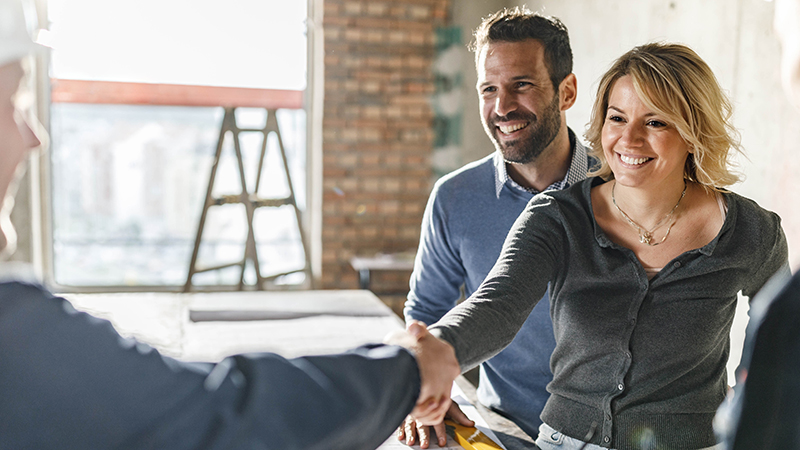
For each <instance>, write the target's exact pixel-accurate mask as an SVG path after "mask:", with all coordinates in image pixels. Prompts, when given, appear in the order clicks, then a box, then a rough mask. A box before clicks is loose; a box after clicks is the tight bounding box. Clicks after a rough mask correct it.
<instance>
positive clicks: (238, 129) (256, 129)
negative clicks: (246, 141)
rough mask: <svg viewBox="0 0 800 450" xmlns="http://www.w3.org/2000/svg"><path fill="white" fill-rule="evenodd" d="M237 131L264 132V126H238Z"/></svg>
mask: <svg viewBox="0 0 800 450" xmlns="http://www.w3.org/2000/svg"><path fill="white" fill-rule="evenodd" d="M236 131H245V132H255V133H263V132H264V129H263V128H237V129H236Z"/></svg>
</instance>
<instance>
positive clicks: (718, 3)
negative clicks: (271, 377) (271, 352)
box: [14, 0, 800, 311]
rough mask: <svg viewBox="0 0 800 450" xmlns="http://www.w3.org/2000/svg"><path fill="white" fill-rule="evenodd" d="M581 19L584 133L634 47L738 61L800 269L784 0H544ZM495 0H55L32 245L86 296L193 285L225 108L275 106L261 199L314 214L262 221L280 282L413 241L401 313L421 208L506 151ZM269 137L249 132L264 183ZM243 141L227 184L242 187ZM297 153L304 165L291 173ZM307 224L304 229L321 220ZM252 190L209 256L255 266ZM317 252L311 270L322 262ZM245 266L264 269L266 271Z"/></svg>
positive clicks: (752, 187) (206, 260)
mask: <svg viewBox="0 0 800 450" xmlns="http://www.w3.org/2000/svg"><path fill="white" fill-rule="evenodd" d="M524 4H526V5H527V6H528V7H529V8H530V9H533V10H539V11H543V12H544V13H545V14H547V15H554V16H557V17H559V18H560V19H561V20H562V21H563V22H564V23H565V24H566V25H567V27H568V28H569V31H570V36H571V42H572V49H573V53H574V60H575V68H574V71H575V73H576V75H577V78H578V87H579V94H578V101H577V103H576V105H575V106H573V107H572V109H571V110H570V111H569V112H568V114H567V116H568V123H569V124H570V127H571V128H572V129H573V130H575V132H576V133H577V134H578V135H582V134H583V132H584V129H585V124H586V122H587V121H588V118H589V109H590V105H591V103H592V101H593V98H594V90H595V89H596V83H597V80H598V78H599V76H600V75H601V74H602V73H603V72H604V71H605V70H606V69H607V68H608V67H609V65H610V63H611V61H612V60H613V59H614V58H616V57H618V56H619V55H621V54H622V53H624V52H625V51H627V50H629V49H630V48H631V47H633V46H635V45H638V44H642V43H645V42H649V41H655V40H659V41H677V42H682V43H685V44H687V45H689V46H691V47H692V48H694V49H695V50H696V51H697V52H698V54H700V56H701V57H703V58H704V59H705V60H706V61H707V62H708V63H709V64H710V66H711V67H712V69H713V70H714V71H715V73H716V74H717V76H718V78H719V80H720V82H721V84H722V86H723V87H724V88H725V89H726V90H727V92H728V94H729V95H730V97H731V99H732V100H733V103H734V107H735V116H734V123H735V125H736V126H737V127H738V129H739V130H740V132H741V137H742V144H743V147H744V149H745V151H746V157H742V158H739V163H740V168H741V171H742V172H744V174H745V175H746V177H747V179H746V181H745V182H743V183H741V184H738V185H736V186H734V188H733V190H734V191H736V192H739V193H741V194H743V195H745V196H748V197H751V198H753V199H755V200H756V201H757V202H759V203H760V204H761V205H762V206H763V207H765V208H767V209H771V210H773V211H776V212H777V213H778V214H780V215H781V217H782V218H783V226H784V229H785V230H786V233H787V235H788V239H789V246H790V260H791V261H792V262H793V268H794V269H797V267H798V264H800V202H798V201H797V200H795V195H796V193H798V192H800V177H798V173H800V161H799V160H798V158H797V157H796V156H795V155H794V149H795V147H796V145H797V142H798V141H800V135H799V134H800V128H799V127H797V126H796V125H795V124H796V123H797V122H798V119H800V113H798V111H797V110H796V109H794V108H793V107H792V106H791V105H790V104H789V103H788V102H787V100H786V99H785V98H784V95H783V93H782V92H781V89H780V77H779V71H778V66H779V44H778V42H777V40H776V39H775V37H774V35H773V31H772V17H773V4H772V3H771V2H769V1H764V0H706V1H703V2H697V1H692V0H647V1H642V0H604V1H598V0H569V1H564V0H560V1H529V2H527V3H524ZM517 5H521V3H517V2H508V1H495V0H392V1H388V0H387V1H381V0H308V1H306V0H292V1H276V0H259V1H255V0H234V1H229V2H224V3H220V2H212V1H191V2H190V1H188V0H159V1H155V0H142V1H138V2H118V1H100V0H69V1H67V0H38V2H37V7H38V13H39V14H38V15H39V22H40V26H41V27H42V28H44V29H45V30H44V31H43V32H42V33H41V34H40V41H42V42H44V43H46V44H48V45H49V46H51V47H52V48H53V51H52V53H51V54H50V57H47V58H44V57H43V58H40V59H39V60H37V61H36V63H35V66H34V71H35V73H36V74H37V75H39V77H38V82H37V83H36V84H34V85H32V86H31V91H32V92H34V93H35V94H36V95H35V97H36V98H35V100H36V105H37V109H38V114H39V116H40V117H41V118H42V121H43V123H44V124H45V125H46V126H47V127H48V128H49V131H50V134H51V145H50V148H49V149H48V150H47V151H45V152H41V153H40V154H39V155H38V156H37V157H35V158H34V160H33V161H32V164H31V166H32V170H30V171H29V174H28V180H29V181H28V183H27V184H26V186H25V187H24V189H23V191H22V192H21V193H20V196H19V197H18V202H17V203H18V205H17V209H16V210H15V215H14V220H15V221H16V222H17V224H18V226H17V228H18V230H19V233H20V249H19V251H18V253H17V255H16V257H17V258H18V259H22V260H27V261H31V262H34V263H35V265H36V267H37V268H38V270H39V271H40V272H41V274H42V275H43V276H44V278H45V279H46V280H47V281H48V282H49V283H50V284H51V285H53V286H54V287H56V288H57V289H61V290H65V291H77V292H89V291H98V290H99V291H112V292H113V291H120V290H148V291H152V290H168V291H169V290H180V289H182V288H183V287H184V285H185V283H186V281H187V274H188V272H189V266H190V260H191V257H192V252H193V246H194V244H195V241H196V234H197V230H198V226H199V219H200V216H201V212H202V210H203V204H204V201H205V195H206V189H207V186H208V183H209V179H210V171H211V167H212V164H213V162H214V154H215V148H216V146H217V144H218V140H219V138H220V127H221V122H222V117H223V113H224V108H223V107H226V106H227V107H236V110H235V116H236V121H237V123H238V126H239V127H242V128H246V127H255V128H258V127H263V125H264V122H265V121H266V115H267V110H273V111H276V116H277V121H278V124H279V128H280V134H281V136H282V144H283V147H284V149H285V153H286V160H287V166H286V168H285V167H284V166H283V162H282V159H281V156H280V148H279V147H280V145H279V142H278V141H277V138H276V136H275V134H274V133H272V134H270V135H269V138H268V142H267V145H266V153H265V155H266V156H265V162H264V170H263V171H262V173H261V176H260V181H259V186H260V188H259V193H258V194H259V196H263V197H276V198H282V197H285V196H287V195H289V193H290V191H289V188H288V186H289V185H288V179H287V173H288V174H289V175H290V178H291V182H292V186H293V188H294V189H293V194H294V199H295V201H296V202H295V203H296V205H297V209H298V210H299V212H300V220H299V223H298V220H297V217H298V216H297V215H295V213H294V208H293V207H292V206H291V205H289V206H283V207H276V208H259V209H257V210H256V212H255V215H254V218H253V222H252V223H253V227H254V233H255V242H256V249H257V251H258V252H257V255H258V256H257V258H258V262H259V264H260V273H261V274H262V275H263V276H265V277H266V276H271V275H273V274H283V275H279V276H277V277H276V278H275V279H274V280H273V282H272V283H271V284H270V286H269V288H271V289H296V288H310V287H313V288H316V289H353V288H357V287H359V286H360V284H359V273H358V271H357V270H356V269H354V266H353V262H352V261H353V258H354V257H363V258H373V259H374V258H376V257H377V258H378V259H380V258H382V257H384V256H385V255H392V254H395V255H400V257H398V258H397V261H400V263H399V264H396V265H392V266H390V267H389V270H373V271H372V272H371V274H370V275H371V276H370V280H369V285H368V287H369V288H370V289H371V290H373V291H374V292H375V293H376V294H378V295H379V296H380V297H381V298H382V299H383V300H384V301H385V302H386V303H387V304H389V305H390V306H392V307H393V308H394V309H395V310H396V311H398V310H399V308H400V305H401V304H402V302H403V300H404V299H405V293H406V291H407V288H408V276H409V274H410V263H409V262H410V260H411V258H413V253H414V251H415V249H416V246H417V242H418V238H419V226H420V221H421V218H422V212H423V210H424V207H425V203H426V201H427V197H428V194H429V192H430V188H431V186H432V184H433V182H434V181H435V180H436V179H437V178H438V177H439V176H441V175H443V174H445V173H447V172H449V171H451V170H453V169H456V168H458V167H460V166H461V165H463V164H465V163H467V162H470V161H473V160H475V159H478V158H480V157H482V156H484V155H486V154H488V153H490V152H492V151H493V147H492V146H491V144H490V142H489V140H488V138H486V136H485V134H484V131H483V129H482V127H481V125H480V116H479V114H478V106H477V104H478V103H477V95H476V92H475V68H474V60H473V55H472V54H471V53H470V52H469V51H468V50H467V49H466V46H467V44H468V43H469V41H470V39H471V32H472V30H473V29H474V28H475V27H476V26H477V25H478V24H479V22H480V20H481V18H482V17H484V16H486V15H488V14H490V13H492V12H494V11H496V10H498V9H501V8H503V7H514V6H517ZM261 140H262V136H261V135H259V134H257V133H254V134H245V133H243V134H242V137H241V139H240V141H241V148H242V159H243V162H244V166H245V172H246V176H245V178H246V179H247V183H248V189H249V190H250V191H252V190H253V188H254V186H255V183H256V176H257V166H258V160H259V153H260V146H261ZM234 150H235V149H234V145H233V143H232V139H231V136H230V135H227V136H226V138H225V139H223V146H222V151H221V157H220V162H219V167H218V170H217V175H216V179H215V184H214V194H215V195H226V194H227V195H237V194H239V193H241V183H240V178H239V173H238V169H237V159H236V158H235V152H234ZM287 168H288V170H287ZM301 230H302V233H301V232H300V231H301ZM247 231H248V218H247V214H246V210H245V208H244V206H243V205H242V204H225V205H223V206H219V207H216V208H212V209H210V210H209V212H208V217H207V219H206V222H205V226H204V231H203V239H202V242H201V245H199V251H198V256H197V259H198V264H201V263H202V264H205V265H214V264H223V263H226V262H229V261H236V260H241V259H242V258H243V255H245V247H246V241H247ZM306 266H308V267H306ZM254 270H255V268H254V267H253V266H252V261H250V264H247V265H245V269H244V271H245V275H244V277H243V282H244V283H245V285H246V286H253V285H254V283H257V281H258V277H257V276H256V275H255V272H254ZM241 272H242V269H241V267H239V266H233V267H227V268H224V269H221V270H217V271H211V272H204V273H200V274H197V275H196V276H195V277H194V278H193V280H192V282H193V284H194V285H196V288H198V289H201V288H203V287H209V288H210V287H214V286H231V285H236V283H237V282H238V280H239V279H240V277H241Z"/></svg>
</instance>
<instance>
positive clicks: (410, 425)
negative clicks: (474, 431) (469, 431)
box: [397, 403, 475, 448]
mask: <svg viewBox="0 0 800 450" xmlns="http://www.w3.org/2000/svg"><path fill="white" fill-rule="evenodd" d="M445 417H446V418H448V419H450V420H453V421H455V422H458V423H459V424H461V425H464V426H466V427H474V426H475V422H473V421H472V420H469V417H467V415H466V414H464V413H463V412H462V411H461V408H459V407H458V404H456V403H450V408H449V409H448V410H447V414H445ZM433 431H434V433H436V438H437V441H438V443H439V447H444V446H445V445H447V434H446V433H445V426H444V421H442V422H439V423H438V424H436V425H434V426H433ZM417 437H419V446H420V448H428V446H429V445H430V441H431V427H430V426H427V425H420V424H418V423H417V421H416V420H414V418H413V417H411V416H408V417H406V420H405V421H404V422H403V423H402V424H401V425H400V427H399V428H397V440H398V441H400V442H403V441H405V443H406V445H414V443H415V442H416V439H417Z"/></svg>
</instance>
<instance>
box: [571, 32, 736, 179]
mask: <svg viewBox="0 0 800 450" xmlns="http://www.w3.org/2000/svg"><path fill="white" fill-rule="evenodd" d="M625 75H630V77H631V79H632V81H633V86H634V88H635V89H636V93H637V94H638V95H639V98H640V99H641V100H642V102H644V104H645V105H647V107H648V108H650V109H652V110H653V112H655V113H656V114H659V115H661V116H663V117H664V118H666V120H667V121H669V122H670V124H671V125H672V126H674V127H675V128H676V129H677V130H678V132H679V133H680V135H681V137H682V138H683V139H684V141H686V143H687V144H688V145H689V152H690V154H689V157H688V158H687V159H686V166H685V167H684V170H683V174H684V175H683V176H684V178H686V179H687V180H690V181H694V182H697V183H699V184H700V185H702V186H703V187H704V188H705V189H706V190H709V191H721V190H723V188H725V187H727V186H730V185H732V184H734V183H736V182H738V181H740V180H741V179H742V176H741V175H740V174H739V173H738V172H735V171H734V170H733V166H734V163H733V161H731V160H730V153H731V150H733V151H734V152H740V153H741V146H740V144H739V132H738V131H737V130H736V129H735V128H734V127H733V125H731V122H730V119H731V115H732V107H731V102H730V101H729V100H728V98H727V96H726V95H725V93H724V92H723V91H722V88H721V87H720V85H719V82H718V81H717V78H716V77H715V76H714V73H713V72H712V71H711V69H710V68H709V67H708V65H707V64H706V63H705V62H704V61H703V60H702V59H701V58H700V57H699V56H698V55H697V53H695V52H694V51H693V50H692V49H690V48H689V47H687V46H685V45H681V44H668V43H650V44H646V45H641V46H638V47H635V48H633V49H632V50H630V51H629V52H627V53H625V54H624V55H622V56H621V57H620V58H619V59H617V60H616V61H615V62H614V65H613V66H611V68H610V69H609V70H608V72H606V74H605V75H603V77H602V79H601V80H600V85H599V87H598V89H597V97H596V98H595V101H594V106H593V107H592V114H591V118H590V120H589V124H588V128H587V131H586V139H587V141H588V142H589V144H590V146H591V148H592V150H591V151H590V154H591V155H592V156H594V157H595V158H597V160H598V161H599V162H600V166H599V168H597V169H596V170H593V171H592V172H591V173H590V174H589V175H591V176H599V177H602V178H604V179H606V180H609V179H612V178H614V174H613V173H612V172H611V168H610V167H609V165H608V161H606V158H605V156H604V155H603V145H602V141H601V137H602V131H603V124H604V123H605V120H606V111H607V109H608V98H609V96H610V94H611V89H612V88H613V86H614V83H615V82H616V81H617V80H618V79H619V78H621V77H623V76H625Z"/></svg>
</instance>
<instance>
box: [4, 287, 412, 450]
mask: <svg viewBox="0 0 800 450" xmlns="http://www.w3.org/2000/svg"><path fill="white" fill-rule="evenodd" d="M0 361H2V362H3V363H2V365H0V385H2V386H3V387H4V389H3V391H4V394H3V401H0V418H2V420H0V436H2V439H0V449H6V448H7V449H12V448H60V449H85V448H125V449H145V448H170V449H189V448H210V449H226V448H266V449H273V448H274V449H340V448H341V449H345V448H347V449H362V448H363V449H374V448H375V447H377V446H378V445H380V443H381V442H383V441H384V440H385V439H386V438H387V437H388V436H389V434H391V432H392V430H394V429H395V428H396V427H397V425H398V424H399V423H400V422H401V421H402V419H403V418H404V417H405V416H406V415H407V413H408V412H409V411H410V410H411V409H412V407H413V405H414V402H415V401H416V398H417V395H418V392H419V374H418V369H417V366H416V361H415V359H414V357H413V356H412V355H411V354H410V353H408V352H407V351H406V350H405V349H402V348H399V347H394V346H383V345H375V346H364V347H360V348H357V349H354V350H352V351H350V352H347V353H343V354H337V355H329V356H313V357H305V358H297V359H285V358H282V357H280V356H277V355H274V354H259V355H250V356H235V357H231V358H228V359H226V360H224V361H222V362H221V363H219V364H216V365H212V364H189V363H184V362H180V361H177V360H174V359H171V358H168V357H164V356H162V355H160V354H159V353H158V352H157V351H155V350H153V349H152V348H151V347H148V346H146V345H143V344H140V343H137V342H135V341H132V340H128V339H123V338H121V337H120V336H119V335H118V334H117V333H116V332H115V331H114V329H113V328H112V327H111V325H110V324H109V323H108V322H107V321H104V320H99V319H96V318H94V317H92V316H89V315H87V314H84V313H79V312H76V311H75V310H74V309H72V307H71V305H70V304H69V302H67V301H66V300H63V299H60V298H56V297H53V296H51V295H50V294H48V293H47V292H46V291H44V290H42V289H41V288H39V287H36V286H32V285H27V284H22V283H5V284H0Z"/></svg>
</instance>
